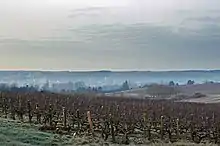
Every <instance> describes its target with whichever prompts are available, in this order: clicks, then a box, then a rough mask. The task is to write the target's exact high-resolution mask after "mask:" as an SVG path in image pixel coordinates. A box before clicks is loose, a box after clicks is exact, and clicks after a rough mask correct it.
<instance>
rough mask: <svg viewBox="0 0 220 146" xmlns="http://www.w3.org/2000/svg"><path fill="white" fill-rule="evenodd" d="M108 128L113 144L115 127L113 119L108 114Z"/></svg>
mask: <svg viewBox="0 0 220 146" xmlns="http://www.w3.org/2000/svg"><path fill="white" fill-rule="evenodd" d="M109 117H110V128H111V135H112V142H113V143H115V142H116V141H115V127H114V121H113V117H112V115H111V114H110V115H109Z"/></svg>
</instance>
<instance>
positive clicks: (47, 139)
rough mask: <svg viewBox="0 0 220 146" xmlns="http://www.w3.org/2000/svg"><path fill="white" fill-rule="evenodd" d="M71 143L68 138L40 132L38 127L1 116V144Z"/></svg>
mask: <svg viewBox="0 0 220 146" xmlns="http://www.w3.org/2000/svg"><path fill="white" fill-rule="evenodd" d="M68 144H69V145H70V143H69V142H68V138H66V137H60V136H58V135H55V134H51V133H45V132H40V131H38V130H37V127H36V126H34V125H32V126H31V125H29V124H21V123H19V122H18V121H12V120H8V119H2V118H0V145H1V146H37V145H39V146H51V145H54V146H56V145H68Z"/></svg>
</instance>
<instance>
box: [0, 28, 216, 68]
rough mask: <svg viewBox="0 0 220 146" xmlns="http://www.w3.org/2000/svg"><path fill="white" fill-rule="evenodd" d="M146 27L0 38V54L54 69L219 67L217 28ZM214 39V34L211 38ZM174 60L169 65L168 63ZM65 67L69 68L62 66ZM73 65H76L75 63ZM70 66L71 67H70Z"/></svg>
mask: <svg viewBox="0 0 220 146" xmlns="http://www.w3.org/2000/svg"><path fill="white" fill-rule="evenodd" d="M174 29H175V28H173V27H168V26H155V25H150V24H133V25H122V24H121V25H90V26H87V27H81V28H78V29H70V30H69V34H68V35H69V36H73V38H75V36H78V37H79V38H80V41H75V40H74V39H72V38H71V37H67V38H69V39H66V40H64V39H60V40H59V39H56V40H53V39H52V38H51V39H47V40H38V41H37V40H16V39H4V40H3V39H2V40H1V41H0V42H1V44H2V45H3V46H1V47H0V51H2V50H4V49H3V48H7V51H6V52H4V53H5V54H7V53H8V54H9V53H12V54H13V53H14V56H19V55H20V56H28V55H29V56H33V58H35V59H36V58H44V59H45V58H50V59H51V60H53V61H55V62H59V64H62V62H63V64H66V63H67V64H68V67H70V66H71V64H69V63H70V62H75V64H79V65H82V66H86V65H87V66H90V67H100V68H103V67H104V66H106V67H110V68H113V67H115V68H120V67H121V68H142V69H143V68H154V67H155V68H157V67H158V68H166V67H167V66H168V65H169V66H168V67H169V68H178V67H180V66H179V65H180V64H181V65H182V67H183V68H187V67H208V66H211V67H220V66H219V65H218V64H217V63H213V60H216V61H220V59H219V55H220V49H219V48H218V46H220V41H219V38H220V28H219V27H218V26H215V27H213V26H212V25H211V26H209V25H207V26H206V27H202V28H201V29H197V30H194V31H196V32H197V33H196V35H195V34H193V33H188V32H190V30H188V29H187V28H182V29H180V30H179V31H177V32H176V31H174ZM213 34H215V35H213ZM91 60H92V62H91ZM174 60H175V61H174ZM68 62H69V63H68ZM76 62H77V63H76ZM72 66H74V65H72Z"/></svg>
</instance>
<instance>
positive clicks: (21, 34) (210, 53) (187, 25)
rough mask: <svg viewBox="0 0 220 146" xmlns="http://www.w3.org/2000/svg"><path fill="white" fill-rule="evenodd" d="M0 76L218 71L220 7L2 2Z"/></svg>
mask: <svg viewBox="0 0 220 146" xmlns="http://www.w3.org/2000/svg"><path fill="white" fill-rule="evenodd" d="M0 69H4V70H5V69H10V70H11V69H12V70H24V69H25V70H26V69H28V70H33V69H34V70H106V69H107V70H110V69H111V70H179V69H181V70H182V69H220V1H219V0H184V1H183V0H166V1H165V0H0Z"/></svg>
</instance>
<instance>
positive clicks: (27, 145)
mask: <svg viewBox="0 0 220 146" xmlns="http://www.w3.org/2000/svg"><path fill="white" fill-rule="evenodd" d="M77 145H84V146H119V145H117V144H110V143H108V142H104V141H102V140H101V139H97V138H96V139H92V138H88V137H81V138H76V137H75V138H74V137H73V136H61V135H57V134H52V133H46V132H40V131H38V130H37V127H36V126H35V125H29V124H22V123H20V122H19V121H13V120H8V119H3V118H0V146H77ZM130 145H131V146H135V144H130ZM145 145H146V144H145ZM147 145H149V146H177V145H178V146H207V145H208V146H211V145H212V144H208V143H207V144H192V143H185V142H177V143H175V144H169V143H148V144H147ZM140 146H141V145H140ZM214 146H215V145H214Z"/></svg>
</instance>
